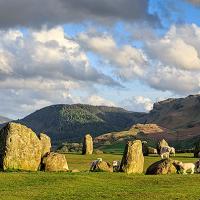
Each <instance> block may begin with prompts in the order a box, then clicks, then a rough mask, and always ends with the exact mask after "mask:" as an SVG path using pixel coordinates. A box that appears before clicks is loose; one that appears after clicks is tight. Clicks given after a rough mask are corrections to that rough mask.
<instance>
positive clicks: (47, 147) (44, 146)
mask: <svg viewBox="0 0 200 200" xmlns="http://www.w3.org/2000/svg"><path fill="white" fill-rule="evenodd" d="M39 139H40V142H41V154H42V157H43V156H45V155H46V154H47V153H50V151H51V138H50V137H49V136H47V135H46V134H44V133H40V135H39Z"/></svg>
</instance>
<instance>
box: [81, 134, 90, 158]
mask: <svg viewBox="0 0 200 200" xmlns="http://www.w3.org/2000/svg"><path fill="white" fill-rule="evenodd" d="M92 153H93V140H92V136H91V135H90V134H87V135H85V137H84V140H83V149H82V154H83V155H87V154H92Z"/></svg>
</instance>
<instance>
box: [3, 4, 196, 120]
mask: <svg viewBox="0 0 200 200" xmlns="http://www.w3.org/2000/svg"><path fill="white" fill-rule="evenodd" d="M199 19H200V0H176V1H174V0H101V1H95V0H76V1H74V0H29V1H27V0H1V1H0V105H1V106H0V115H2V116H6V117H9V118H12V119H18V118H22V117H24V116H26V115H28V114H30V113H32V112H34V111H35V110H38V109H40V108H43V107H45V106H49V105H53V104H74V103H82V104H92V105H107V106H118V107H122V108H125V109H127V110H130V111H136V112H149V111H150V110H151V109H152V108H153V103H155V102H158V101H162V100H164V99H167V98H179V97H185V96H187V95H191V94H198V93H199V92H200V20H199Z"/></svg>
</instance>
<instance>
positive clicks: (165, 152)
mask: <svg viewBox="0 0 200 200" xmlns="http://www.w3.org/2000/svg"><path fill="white" fill-rule="evenodd" d="M170 154H171V155H173V156H175V148H174V147H169V146H166V147H161V149H160V156H161V158H162V159H163V158H169V156H170Z"/></svg>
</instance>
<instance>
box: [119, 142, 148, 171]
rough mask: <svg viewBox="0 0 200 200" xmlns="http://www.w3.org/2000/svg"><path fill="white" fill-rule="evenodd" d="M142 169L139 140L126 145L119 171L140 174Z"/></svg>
mask: <svg viewBox="0 0 200 200" xmlns="http://www.w3.org/2000/svg"><path fill="white" fill-rule="evenodd" d="M143 168H144V156H143V153H142V142H141V141H140V140H135V141H129V142H127V144H126V147H125V150H124V155H123V158H122V161H121V166H120V171H122V172H126V173H127V174H131V173H138V174H140V173H142V172H143Z"/></svg>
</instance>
